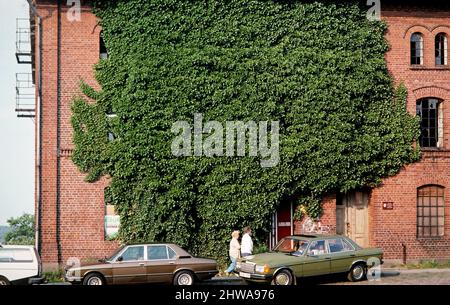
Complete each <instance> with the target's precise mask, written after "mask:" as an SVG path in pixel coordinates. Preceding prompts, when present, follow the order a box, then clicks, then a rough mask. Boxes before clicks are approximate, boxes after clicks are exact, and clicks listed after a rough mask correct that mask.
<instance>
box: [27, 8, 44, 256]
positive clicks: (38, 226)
mask: <svg viewBox="0 0 450 305" xmlns="http://www.w3.org/2000/svg"><path fill="white" fill-rule="evenodd" d="M27 2H28V5H29V6H30V13H32V14H33V15H34V16H36V19H37V29H38V41H37V47H38V49H39V51H38V65H39V69H38V105H37V109H38V112H39V114H38V117H37V124H38V136H37V146H38V149H37V150H38V155H37V167H38V181H37V183H38V192H37V208H36V214H37V215H36V226H35V227H36V237H37V238H36V248H37V250H38V252H39V254H40V253H41V250H42V249H41V247H42V232H41V224H42V144H41V143H42V33H43V31H42V17H41V16H40V15H39V13H38V11H37V9H36V6H35V5H34V4H33V3H32V0H27ZM30 18H31V16H30Z"/></svg>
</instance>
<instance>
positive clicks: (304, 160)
mask: <svg viewBox="0 0 450 305" xmlns="http://www.w3.org/2000/svg"><path fill="white" fill-rule="evenodd" d="M366 10H367V7H365V6H361V5H360V4H358V2H357V1H340V2H337V1H335V2H333V1H294V0H292V1H287V0H285V1H281V0H279V1H276V0H269V1H263V0H226V1H213V0H204V1H179V0H127V1H124V0H121V1H112V0H110V1H107V0H102V1H95V13H96V14H97V16H98V17H99V20H100V23H101V26H102V35H103V37H104V41H105V43H106V46H107V49H108V52H109V57H108V58H107V59H106V60H101V61H100V62H99V63H98V64H97V66H96V67H95V69H96V79H97V81H98V83H99V84H100V85H101V90H100V91H95V90H93V89H92V88H90V87H89V86H87V85H85V84H82V85H81V88H82V91H83V93H84V96H81V97H76V98H75V100H74V103H73V118H72V123H73V128H74V142H75V146H76V148H75V151H74V154H73V161H74V162H75V164H76V165H77V166H78V167H79V168H80V170H82V171H84V172H86V173H87V180H88V181H96V180H97V179H99V178H100V177H102V176H104V175H108V176H110V177H111V186H110V188H109V194H108V198H109V200H110V201H111V202H113V203H114V204H115V205H116V207H117V211H118V212H119V213H120V216H121V229H120V238H121V239H122V240H124V241H127V242H132V241H133V242H136V241H153V240H159V241H172V242H176V243H178V244H179V245H180V246H183V247H186V248H187V249H189V250H190V251H191V252H192V253H194V254H201V255H207V256H213V257H222V258H223V257H226V253H227V241H228V240H229V238H230V233H231V231H232V230H233V229H236V228H238V229H239V228H242V227H243V226H246V225H250V226H252V227H253V228H254V229H255V230H256V237H257V238H260V241H263V237H264V236H265V234H266V233H267V230H268V227H269V225H270V219H271V217H270V216H271V214H272V213H273V212H274V210H275V209H276V207H277V206H278V205H280V204H282V203H283V202H292V201H293V202H295V203H296V204H297V205H303V206H304V208H303V209H301V210H304V211H306V212H307V213H309V214H310V216H312V217H318V216H319V215H320V212H321V209H320V199H321V198H322V197H323V196H324V195H325V194H328V193H333V192H346V191H349V190H353V189H356V188H360V187H363V186H369V187H374V186H376V185H377V184H379V183H380V182H381V179H382V178H383V177H387V176H391V175H395V174H396V173H397V172H398V171H399V170H400V169H401V168H402V166H403V165H404V164H407V163H410V162H413V161H415V160H417V159H418V158H419V152H418V150H417V149H415V148H414V146H413V145H412V143H413V142H414V141H415V140H416V139H417V137H418V135H419V127H418V122H417V120H416V119H415V118H414V117H412V116H411V115H409V114H408V113H407V111H406V109H405V104H404V103H405V100H406V91H405V90H404V88H403V89H402V88H400V89H399V90H398V91H397V93H396V92H395V90H394V88H393V82H392V79H391V76H390V75H389V73H388V70H387V67H386V62H385V59H384V55H385V53H386V51H387V50H388V44H387V42H386V41H385V39H384V32H385V30H386V25H385V24H384V23H382V22H373V21H372V22H371V21H368V20H367V19H366ZM111 112H113V113H114V114H115V116H107V115H106V114H107V113H111ZM194 113H202V114H203V116H204V120H205V121H212V120H214V121H218V122H222V123H225V122H226V121H236V120H240V121H244V122H246V121H250V120H252V121H256V122H258V121H279V122H280V162H279V164H278V166H275V167H269V168H262V167H261V166H260V163H259V161H260V159H259V158H257V157H250V156H246V157H175V156H173V154H172V153H171V141H172V140H173V139H174V137H175V136H176V135H175V134H173V133H172V132H171V126H172V124H173V123H174V122H176V121H179V120H183V121H188V122H191V123H192V120H193V115H194ZM108 132H112V133H113V134H114V140H112V141H111V140H108V137H107V134H108ZM298 214H302V213H301V212H300V213H298Z"/></svg>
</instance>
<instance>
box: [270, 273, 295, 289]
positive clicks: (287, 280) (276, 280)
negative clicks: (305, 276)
mask: <svg viewBox="0 0 450 305" xmlns="http://www.w3.org/2000/svg"><path fill="white" fill-rule="evenodd" d="M293 283H294V277H293V275H292V273H291V272H290V271H289V270H280V271H278V272H277V273H276V274H275V276H274V277H273V280H272V284H273V285H282V286H288V285H292V284H293Z"/></svg>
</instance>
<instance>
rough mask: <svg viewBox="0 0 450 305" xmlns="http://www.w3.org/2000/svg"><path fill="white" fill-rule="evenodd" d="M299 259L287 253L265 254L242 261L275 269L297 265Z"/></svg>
mask: <svg viewBox="0 0 450 305" xmlns="http://www.w3.org/2000/svg"><path fill="white" fill-rule="evenodd" d="M299 260H301V257H298V256H294V255H290V254H289V253H281V252H267V253H261V254H256V255H252V256H248V257H246V258H244V259H242V261H244V262H251V263H255V264H257V265H268V266H269V267H271V268H272V267H277V266H280V265H289V264H291V263H298V262H299Z"/></svg>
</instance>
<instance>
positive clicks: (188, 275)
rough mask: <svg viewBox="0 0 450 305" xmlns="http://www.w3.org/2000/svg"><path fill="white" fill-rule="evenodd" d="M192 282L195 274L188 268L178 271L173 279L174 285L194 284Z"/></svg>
mask: <svg viewBox="0 0 450 305" xmlns="http://www.w3.org/2000/svg"><path fill="white" fill-rule="evenodd" d="M194 282H195V276H194V274H193V273H192V272H191V271H188V270H186V271H180V272H178V273H177V274H176V275H175V277H174V279H173V284H174V285H183V286H185V285H194Z"/></svg>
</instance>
